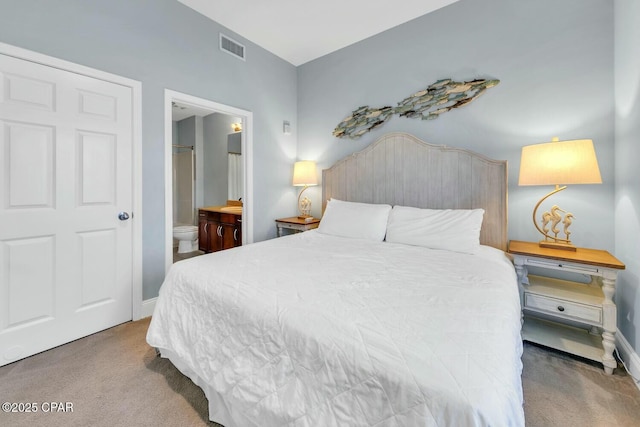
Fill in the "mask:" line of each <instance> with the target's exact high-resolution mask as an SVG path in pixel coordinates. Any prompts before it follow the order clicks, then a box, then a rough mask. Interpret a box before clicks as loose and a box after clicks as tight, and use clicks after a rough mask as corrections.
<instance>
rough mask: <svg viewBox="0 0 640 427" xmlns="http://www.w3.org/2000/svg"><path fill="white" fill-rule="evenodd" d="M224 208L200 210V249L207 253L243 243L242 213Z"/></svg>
mask: <svg viewBox="0 0 640 427" xmlns="http://www.w3.org/2000/svg"><path fill="white" fill-rule="evenodd" d="M222 209H224V207H223V208H215V207H214V208H205V209H199V210H198V249H200V250H201V251H203V252H205V253H209V252H216V251H221V250H224V249H229V248H233V247H235V246H241V245H242V214H236V213H230V212H224V211H222Z"/></svg>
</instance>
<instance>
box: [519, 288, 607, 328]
mask: <svg viewBox="0 0 640 427" xmlns="http://www.w3.org/2000/svg"><path fill="white" fill-rule="evenodd" d="M524 308H525V309H530V310H535V311H540V312H546V313H550V314H553V315H556V316H562V317H566V318H568V319H575V320H581V321H584V322H588V323H591V324H602V308H601V307H594V306H591V305H585V304H577V303H574V302H570V301H566V300H561V299H556V298H549V297H546V296H542V295H536V294H530V293H528V292H525V293H524Z"/></svg>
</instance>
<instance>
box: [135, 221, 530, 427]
mask: <svg viewBox="0 0 640 427" xmlns="http://www.w3.org/2000/svg"><path fill="white" fill-rule="evenodd" d="M481 249H482V251H481V252H480V253H479V254H477V255H466V254H460V253H453V252H448V251H439V250H430V249H425V248H421V247H413V246H407V245H400V244H393V243H386V242H381V243H372V242H368V241H363V240H355V239H346V238H340V237H332V236H327V235H323V234H320V233H318V232H316V231H310V232H306V233H300V234H297V235H293V236H288V237H283V238H279V239H274V240H270V241H267V242H262V243H258V244H252V245H248V246H245V247H242V248H236V249H232V250H227V251H222V252H218V253H215V254H211V255H204V256H200V257H197V258H192V259H190V260H186V261H181V262H179V263H176V264H174V265H173V267H172V268H171V271H170V272H169V274H168V276H167V278H166V280H165V283H164V284H163V286H162V288H161V290H160V296H159V298H158V301H157V305H156V308H155V312H154V314H153V319H152V321H151V326H150V328H149V331H148V334H147V341H148V343H149V344H150V345H152V346H154V347H156V348H159V349H160V350H161V353H162V354H163V356H166V357H169V358H170V360H171V361H172V362H173V363H174V364H175V365H176V366H177V367H178V368H179V369H180V370H181V371H182V372H183V373H185V374H186V375H188V376H189V377H190V378H192V379H193V380H194V382H195V383H196V384H198V385H199V386H201V387H202V388H203V389H204V391H205V393H206V394H207V397H208V399H209V402H210V405H209V406H210V407H209V411H210V413H209V415H210V417H211V419H212V420H214V421H218V422H221V423H223V424H225V425H226V426H227V427H231V426H233V425H237V426H243V427H245V426H247V427H248V426H251V425H255V426H261V427H265V426H322V427H329V426H446V425H447V426H485V425H486V426H489V425H491V426H522V425H524V414H523V409H522V388H521V381H520V375H521V370H522V364H521V361H520V357H521V353H522V342H521V340H520V302H519V298H518V289H517V283H516V276H515V272H514V269H513V266H512V265H511V263H510V262H509V261H508V260H507V258H506V257H505V255H504V254H503V253H502V252H500V251H497V250H495V249H493V248H489V247H482V248H481Z"/></svg>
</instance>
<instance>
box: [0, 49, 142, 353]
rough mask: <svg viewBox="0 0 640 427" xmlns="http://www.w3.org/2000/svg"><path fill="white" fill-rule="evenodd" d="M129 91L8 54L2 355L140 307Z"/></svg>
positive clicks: (0, 225) (0, 223)
mask: <svg viewBox="0 0 640 427" xmlns="http://www.w3.org/2000/svg"><path fill="white" fill-rule="evenodd" d="M131 92H132V91H131V88H128V87H125V86H121V85H118V84H114V83H110V82H106V81H103V80H99V79H95V78H91V77H86V76H82V75H79V74H75V73H72V72H69V71H63V70H60V69H57V68H52V67H48V66H44V65H40V64H36V63H34V62H29V61H25V60H21V59H16V58H13V57H10V56H6V55H1V54H0V366H2V365H5V364H7V363H11V362H13V361H15V360H18V359H21V358H23V357H27V356H30V355H32V354H35V353H38V352H41V351H43V350H46V349H49V348H52V347H55V346H57V345H60V344H64V343H66V342H69V341H72V340H74V339H77V338H80V337H83V336H86V335H89V334H92V333H94V332H97V331H100V330H102V329H105V328H108V327H111V326H114V325H117V324H119V323H122V322H126V321H127V320H131V318H132V301H131V300H132V298H131V295H132V277H133V276H132V242H133V235H132V224H131V221H130V220H120V219H119V218H118V216H119V213H120V212H127V213H129V214H130V212H131V207H132V203H133V199H132V93H131Z"/></svg>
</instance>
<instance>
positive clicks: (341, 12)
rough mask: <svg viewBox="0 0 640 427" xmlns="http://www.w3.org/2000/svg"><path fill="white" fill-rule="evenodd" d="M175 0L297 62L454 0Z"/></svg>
mask: <svg viewBox="0 0 640 427" xmlns="http://www.w3.org/2000/svg"><path fill="white" fill-rule="evenodd" d="M178 1H179V2H180V3H183V4H185V5H187V6H189V7H190V8H192V9H194V10H196V11H198V12H200V13H201V14H203V15H205V16H207V17H209V18H211V19H212V20H214V21H216V22H218V23H219V24H222V25H224V26H225V27H227V28H229V29H231V30H233V31H234V32H236V33H237V34H240V35H241V36H242V37H244V38H246V39H248V40H250V41H252V42H253V43H255V44H257V45H259V46H261V47H263V48H264V49H266V50H268V51H270V52H271V53H273V54H275V55H277V56H279V57H280V58H283V59H285V60H286V61H288V62H290V63H292V64H293V65H296V66H298V65H301V64H304V63H305V62H308V61H311V60H313V59H316V58H319V57H321V56H323V55H326V54H328V53H331V52H334V51H336V50H338V49H341V48H343V47H345V46H349V45H350V44H353V43H356V42H358V41H360V40H364V39H366V38H368V37H370V36H373V35H375V34H378V33H380V32H382V31H385V30H388V29H389V28H392V27H395V26H397V25H400V24H403V23H405V22H407V21H410V20H412V19H414V18H417V17H419V16H422V15H424V14H426V13H429V12H432V11H434V10H436V9H439V8H441V7H444V6H447V5H449V4H451V3H455V2H456V1H458V0H400V1H393V0H314V1H310V0H178ZM249 55H251V53H250V52H248V53H247V57H249Z"/></svg>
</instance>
